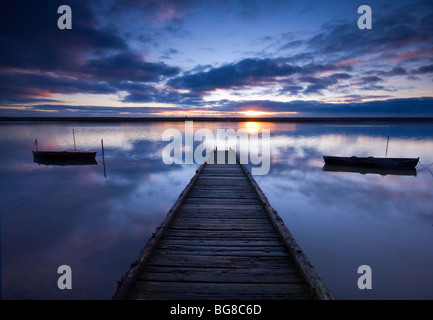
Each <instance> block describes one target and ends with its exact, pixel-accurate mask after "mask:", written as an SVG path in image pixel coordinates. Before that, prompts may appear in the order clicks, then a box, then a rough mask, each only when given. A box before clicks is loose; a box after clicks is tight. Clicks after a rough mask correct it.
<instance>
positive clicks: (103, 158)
mask: <svg viewBox="0 0 433 320" xmlns="http://www.w3.org/2000/svg"><path fill="white" fill-rule="evenodd" d="M101 145H102V163H103V165H104V177H105V178H106V177H107V172H106V171H105V156H104V139H101Z"/></svg>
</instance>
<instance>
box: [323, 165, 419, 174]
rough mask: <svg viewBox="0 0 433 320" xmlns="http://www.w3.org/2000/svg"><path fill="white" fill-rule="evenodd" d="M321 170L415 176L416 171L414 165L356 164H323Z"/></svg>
mask: <svg viewBox="0 0 433 320" xmlns="http://www.w3.org/2000/svg"><path fill="white" fill-rule="evenodd" d="M322 170H323V171H328V172H353V173H360V174H368V173H370V174H380V175H382V176H386V175H399V176H414V177H416V175H417V171H416V169H415V167H411V168H394V169H392V168H378V167H357V166H346V165H333V164H325V165H324V166H323V168H322Z"/></svg>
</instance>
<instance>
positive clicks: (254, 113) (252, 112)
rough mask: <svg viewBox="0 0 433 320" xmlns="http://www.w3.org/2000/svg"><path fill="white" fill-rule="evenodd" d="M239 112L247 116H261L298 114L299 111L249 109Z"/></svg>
mask: <svg viewBox="0 0 433 320" xmlns="http://www.w3.org/2000/svg"><path fill="white" fill-rule="evenodd" d="M238 113H240V114H243V115H245V116H247V117H260V116H278V115H288V114H297V113H298V112H296V111H284V112H275V111H274V112H271V111H256V110H248V111H239V112H238Z"/></svg>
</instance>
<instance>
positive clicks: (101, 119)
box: [0, 116, 433, 122]
mask: <svg viewBox="0 0 433 320" xmlns="http://www.w3.org/2000/svg"><path fill="white" fill-rule="evenodd" d="M188 120H190V121H201V122H206V121H208V122H341V121H350V122H365V121H384V122H386V121H388V122H391V121H393V122H395V121H400V122H401V121H404V122H433V117H421V116H412V117H401V116H371V117H369V116H362V117H359V116H358V117H355V116H340V117H242V116H240V117H216V116H215V117H211V116H192V117H188V116H165V117H164V116H153V117H121V116H112V117H110V116H108V117H98V116H89V117H84V116H83V117H73V116H71V117H68V116H60V117H47V116H40V117H37V116H28V117H25V116H24V117H22V116H18V117H17V116H10V117H8V116H0V121H3V122H8V121H59V122H67V121H75V122H160V121H169V122H184V121H188Z"/></svg>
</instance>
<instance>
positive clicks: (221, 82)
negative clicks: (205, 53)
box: [168, 59, 301, 93]
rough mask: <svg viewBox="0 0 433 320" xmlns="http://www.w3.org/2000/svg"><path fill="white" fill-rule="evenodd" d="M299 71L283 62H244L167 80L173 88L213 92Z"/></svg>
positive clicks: (248, 60) (267, 60)
mask: <svg viewBox="0 0 433 320" xmlns="http://www.w3.org/2000/svg"><path fill="white" fill-rule="evenodd" d="M299 71H301V68H300V67H298V66H293V65H290V64H287V63H286V62H285V60H284V59H243V60H241V61H239V62H237V63H232V64H226V65H223V66H221V67H217V68H212V69H210V70H209V71H205V72H197V73H194V74H187V75H184V76H181V77H178V78H175V79H172V80H170V81H168V84H169V85H170V86H172V87H173V88H175V89H188V90H191V91H194V92H203V93H204V92H207V91H213V90H215V89H229V88H240V87H245V86H253V85H260V84H261V83H263V82H266V83H269V82H273V81H274V78H275V77H277V76H290V75H293V74H295V73H297V72H299Z"/></svg>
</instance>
